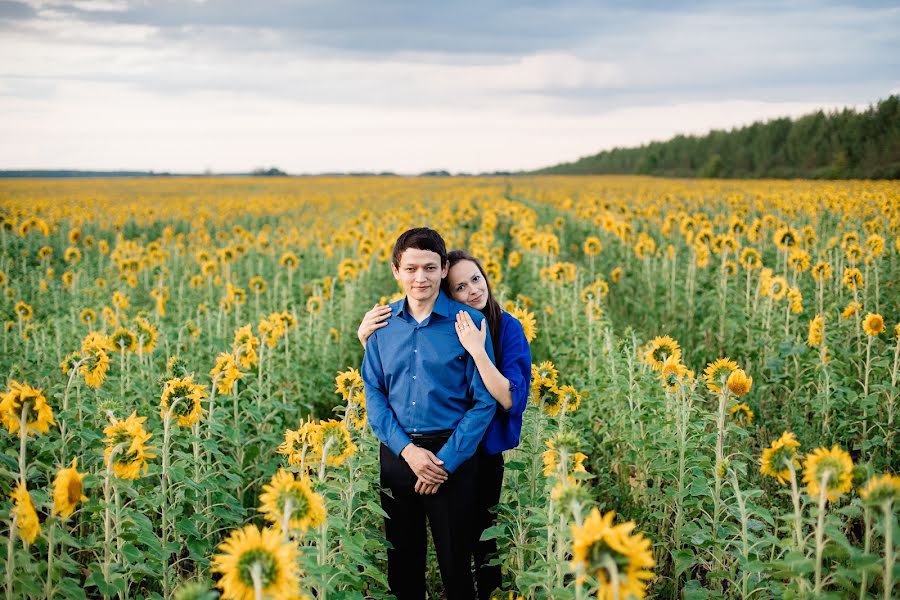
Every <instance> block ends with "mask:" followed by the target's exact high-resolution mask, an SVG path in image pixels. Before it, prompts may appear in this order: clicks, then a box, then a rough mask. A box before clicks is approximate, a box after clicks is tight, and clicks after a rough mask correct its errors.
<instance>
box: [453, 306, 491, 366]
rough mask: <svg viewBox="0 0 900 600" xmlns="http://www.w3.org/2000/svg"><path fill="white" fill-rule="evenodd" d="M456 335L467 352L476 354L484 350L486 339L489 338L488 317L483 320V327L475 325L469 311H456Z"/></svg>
mask: <svg viewBox="0 0 900 600" xmlns="http://www.w3.org/2000/svg"><path fill="white" fill-rule="evenodd" d="M456 335H457V336H459V342H460V343H461V344H462V345H463V348H465V349H466V352H468V353H469V354H471V355H472V356H475V355H476V354H478V353H479V352H484V341H485V340H486V339H487V319H482V320H481V329H479V328H478V327H475V323H474V322H473V321H472V317H470V316H469V313H467V312H465V311H463V310H461V311H459V312H458V313H456Z"/></svg>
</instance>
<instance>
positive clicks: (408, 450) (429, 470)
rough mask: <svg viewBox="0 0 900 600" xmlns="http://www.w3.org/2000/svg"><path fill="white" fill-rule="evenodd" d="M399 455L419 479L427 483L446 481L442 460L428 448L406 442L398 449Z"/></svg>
mask: <svg viewBox="0 0 900 600" xmlns="http://www.w3.org/2000/svg"><path fill="white" fill-rule="evenodd" d="M400 457H401V458H402V459H403V460H405V461H406V464H408V465H409V468H410V469H412V472H413V473H415V474H416V477H418V478H419V480H420V481H424V482H425V483H429V484H435V483H438V484H440V483H444V482H445V481H447V471H445V470H444V468H443V467H442V466H441V465H443V464H444V461H442V460H441V459H439V458H438V457H437V456H435V455H434V454H433V453H432V452H430V451H429V450H426V449H425V448H419V447H418V446H416V445H415V444H407V445H406V447H405V448H404V449H403V450H401V451H400Z"/></svg>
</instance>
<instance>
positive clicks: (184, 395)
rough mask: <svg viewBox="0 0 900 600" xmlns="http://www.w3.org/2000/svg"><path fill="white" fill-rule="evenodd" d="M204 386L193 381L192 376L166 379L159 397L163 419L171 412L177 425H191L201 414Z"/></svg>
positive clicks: (204, 397) (204, 394)
mask: <svg viewBox="0 0 900 600" xmlns="http://www.w3.org/2000/svg"><path fill="white" fill-rule="evenodd" d="M206 396H207V394H206V386H205V385H199V384H196V383H194V376H193V375H188V376H186V377H174V378H172V379H170V380H168V381H166V383H165V386H164V387H163V392H162V396H160V399H159V410H160V415H161V417H162V419H163V420H165V419H166V416H167V415H169V414H171V416H172V417H175V418H176V422H177V423H178V426H179V427H191V426H192V425H193V424H194V423H197V422H198V421H199V420H200V417H201V416H202V415H203V411H204V408H203V401H204V400H205V399H206Z"/></svg>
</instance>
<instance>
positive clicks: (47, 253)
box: [37, 246, 53, 261]
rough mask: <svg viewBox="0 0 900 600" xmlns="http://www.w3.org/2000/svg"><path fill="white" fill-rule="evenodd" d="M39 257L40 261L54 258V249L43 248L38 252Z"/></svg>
mask: <svg viewBox="0 0 900 600" xmlns="http://www.w3.org/2000/svg"><path fill="white" fill-rule="evenodd" d="M37 256H38V259H39V260H41V261H44V260H46V259H48V258H50V257H51V256H53V248H51V247H50V246H43V247H41V249H40V250H38V253H37Z"/></svg>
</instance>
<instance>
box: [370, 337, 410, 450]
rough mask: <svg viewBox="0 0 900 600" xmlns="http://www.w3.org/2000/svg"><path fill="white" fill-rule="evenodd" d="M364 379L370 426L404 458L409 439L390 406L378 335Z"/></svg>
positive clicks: (376, 434) (374, 341)
mask: <svg viewBox="0 0 900 600" xmlns="http://www.w3.org/2000/svg"><path fill="white" fill-rule="evenodd" d="M362 378H363V384H364V386H365V390H366V412H367V413H368V417H369V425H371V426H372V431H374V432H375V436H376V437H378V439H379V440H381V441H382V442H384V445H385V446H387V447H388V448H390V450H391V452H393V453H394V454H396V455H397V456H400V452H401V451H402V450H403V449H404V448H405V447H406V446H407V444H409V442H410V440H409V436H408V435H406V432H405V431H404V430H403V428H402V427H400V422H399V421H398V420H397V415H396V414H394V411H393V409H392V408H391V407H390V405H389V404H388V400H387V393H388V390H387V386H386V385H385V381H384V368H383V367H382V364H381V354H380V353H379V351H378V336H377V334H376V333H373V334H372V335H371V336H369V339H368V340H367V341H366V353H365V355H363V364H362Z"/></svg>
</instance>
